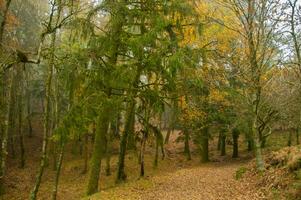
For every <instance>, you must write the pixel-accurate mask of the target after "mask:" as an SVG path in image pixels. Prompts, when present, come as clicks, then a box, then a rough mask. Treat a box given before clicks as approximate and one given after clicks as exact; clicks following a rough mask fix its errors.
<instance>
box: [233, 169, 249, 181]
mask: <svg viewBox="0 0 301 200" xmlns="http://www.w3.org/2000/svg"><path fill="white" fill-rule="evenodd" d="M246 172H247V168H246V167H240V168H239V169H238V170H237V171H236V172H235V179H236V180H239V179H241V178H242V176H243V175H244V174H245V173H246Z"/></svg>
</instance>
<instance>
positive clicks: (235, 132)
mask: <svg viewBox="0 0 301 200" xmlns="http://www.w3.org/2000/svg"><path fill="white" fill-rule="evenodd" d="M238 138H239V130H237V129H233V130H232V139H233V154H232V158H238Z"/></svg>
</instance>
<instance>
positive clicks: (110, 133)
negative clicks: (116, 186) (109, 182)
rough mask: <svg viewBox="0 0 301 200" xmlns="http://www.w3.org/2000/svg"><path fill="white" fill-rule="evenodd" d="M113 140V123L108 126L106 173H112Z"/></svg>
mask: <svg viewBox="0 0 301 200" xmlns="http://www.w3.org/2000/svg"><path fill="white" fill-rule="evenodd" d="M111 140H112V127H111V123H110V124H109V127H108V133H107V139H106V175H107V176H110V175H111V142H112V141H111Z"/></svg>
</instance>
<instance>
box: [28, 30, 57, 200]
mask: <svg viewBox="0 0 301 200" xmlns="http://www.w3.org/2000/svg"><path fill="white" fill-rule="evenodd" d="M55 41H56V33H54V34H53V35H52V39H51V47H52V59H51V61H50V64H49V66H48V71H47V80H46V83H45V87H46V94H45V112H44V127H43V145H42V156H41V161H40V167H39V171H38V174H37V177H36V181H35V185H34V188H33V190H32V191H31V193H30V199H31V200H36V199H37V194H38V190H39V188H40V184H41V180H42V176H43V173H44V169H45V166H46V162H47V147H48V139H49V138H48V137H49V131H50V114H51V108H50V104H51V102H50V97H51V86H52V78H53V65H54V48H55Z"/></svg>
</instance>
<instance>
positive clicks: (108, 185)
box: [2, 134, 266, 200]
mask: <svg viewBox="0 0 301 200" xmlns="http://www.w3.org/2000/svg"><path fill="white" fill-rule="evenodd" d="M176 137H177V136H176V134H174V135H173V136H172V138H171V141H170V143H169V144H168V145H167V146H166V158H165V159H164V160H160V161H159V165H158V167H157V168H153V158H154V155H153V154H154V147H153V146H152V144H149V148H148V149H147V151H146V156H145V170H146V176H145V177H144V178H139V170H140V167H139V165H138V160H137V154H135V153H134V152H129V153H128V155H127V157H126V172H128V174H127V175H128V177H127V182H126V183H123V184H120V185H116V184H115V174H116V166H117V155H114V156H113V157H112V161H111V170H112V175H111V176H105V175H104V167H105V166H104V165H103V169H102V172H101V178H100V190H101V192H100V193H98V194H96V195H94V196H91V197H86V198H85V197H84V193H85V188H86V182H87V173H85V174H84V173H82V171H83V166H84V161H83V157H81V156H80V155H78V154H75V155H73V154H72V153H70V151H71V149H67V152H66V156H65V159H64V163H63V168H62V173H61V178H60V184H59V190H58V200H78V199H85V200H102V199H106V200H107V199H108V200H109V199H116V200H118V199H120V200H127V199H146V200H147V199H152V200H156V199H163V200H165V199H166V200H168V199H173V200H177V199H179V200H180V199H183V200H188V199H198V200H211V199H212V200H222V199H223V200H235V199H237V200H238V199H250V200H251V199H252V200H256V199H266V198H265V197H264V194H263V193H262V192H260V190H259V189H258V185H256V183H255V181H252V180H251V179H250V180H244V179H239V180H236V178H235V176H236V174H237V172H238V171H239V170H240V169H243V168H244V167H246V166H247V165H248V164H249V163H250V162H251V160H252V154H250V153H248V152H247V151H245V150H243V149H245V146H241V147H240V158H239V159H232V158H231V145H228V146H227V149H228V152H227V153H228V155H227V156H223V157H221V156H219V152H217V151H216V141H214V140H213V141H211V145H210V157H211V162H210V163H207V164H201V163H200V161H199V154H198V152H197V150H196V149H195V148H194V147H193V145H192V150H193V151H192V160H191V161H187V160H186V158H185V156H184V155H183V144H182V143H176V142H175V140H176ZM40 144H41V138H39V137H38V136H35V137H34V138H26V146H27V147H31V148H30V149H27V154H26V155H27V161H26V167H25V169H19V168H18V157H16V158H15V159H12V158H9V163H8V164H9V165H8V171H7V174H8V176H7V181H6V184H7V185H6V187H7V190H6V195H4V196H3V197H2V199H3V200H25V199H28V197H29V192H30V190H31V189H32V187H33V184H34V180H35V175H36V172H37V169H38V165H39V158H40ZM242 144H243V142H242ZM90 148H91V147H90ZM16 156H18V154H16ZM52 165H53V164H52V160H51V159H50V160H49V166H48V168H47V169H46V172H45V175H44V177H43V181H42V185H41V188H40V191H39V195H38V196H39V197H38V199H39V200H48V199H51V198H50V197H51V192H52V188H53V178H54V172H55V171H54V170H53V169H52Z"/></svg>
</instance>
